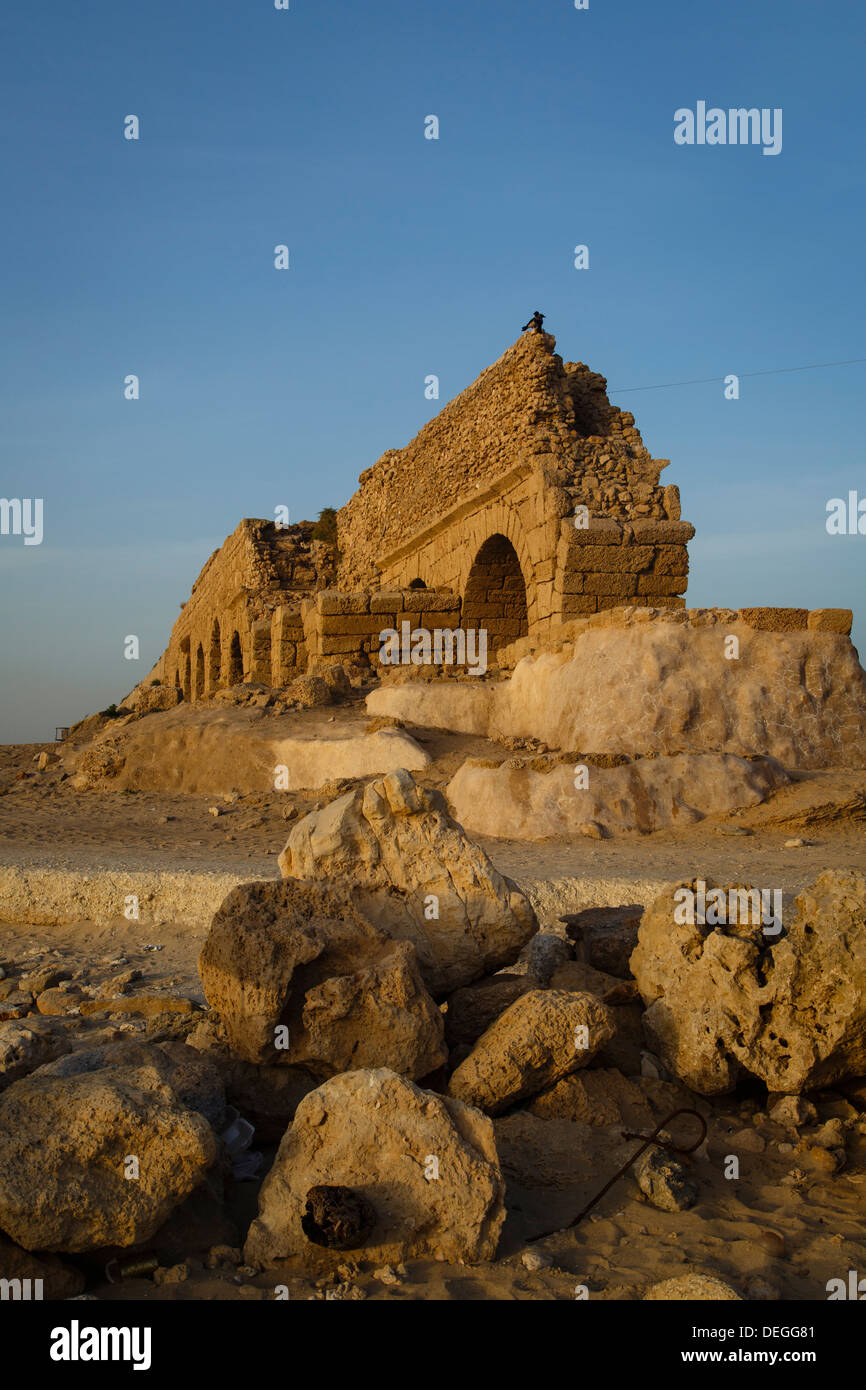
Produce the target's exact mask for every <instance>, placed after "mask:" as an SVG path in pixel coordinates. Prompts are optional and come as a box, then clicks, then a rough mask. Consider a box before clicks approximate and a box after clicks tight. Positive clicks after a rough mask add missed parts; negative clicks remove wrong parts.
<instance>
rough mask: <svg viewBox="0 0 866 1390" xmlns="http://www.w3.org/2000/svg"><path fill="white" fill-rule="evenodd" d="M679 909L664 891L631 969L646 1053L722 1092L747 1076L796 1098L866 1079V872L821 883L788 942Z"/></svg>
mask: <svg viewBox="0 0 866 1390" xmlns="http://www.w3.org/2000/svg"><path fill="white" fill-rule="evenodd" d="M686 886H688V887H693V886H694V885H686ZM711 887H712V885H709V884H708V885H707V894H708V896H709V892H710V888H711ZM728 901H729V902H730V897H729V898H728ZM678 902H679V903H680V904H681V903H682V899H679V900H678ZM675 905H676V904H675V899H674V890H668V891H666V892H665V893H663V894H662V895H661V896H660V897H659V898H658V899H657V900H656V902H655V903H653V905H652V906H651V907H650V908H649V909H648V911H647V913H646V914H645V916H644V919H643V921H642V923H641V927H640V935H639V941H638V946H637V949H636V950H635V952H634V955H633V956H632V958H631V968H632V970H633V972H634V974H635V978H636V979H637V982H638V986H639V988H640V991H641V994H642V996H643V998H644V1001H645V1002H646V1004H647V1006H648V1007H647V1010H646V1013H645V1015H644V1028H645V1031H646V1034H647V1037H648V1040H649V1043H650V1046H651V1047H652V1048H653V1049H654V1050H655V1051H656V1052H657V1053H658V1054H659V1056H660V1057H661V1058H662V1061H663V1062H664V1063H665V1065H666V1066H668V1067H669V1068H670V1069H671V1070H672V1071H674V1072H675V1073H676V1075H678V1076H679V1077H681V1078H682V1080H684V1081H685V1082H686V1084H687V1085H688V1086H690V1087H691V1088H692V1089H693V1090H696V1091H699V1092H701V1093H702V1094H704V1095H713V1094H719V1093H722V1092H725V1091H729V1090H731V1089H732V1088H733V1086H734V1085H735V1084H736V1081H737V1078H738V1076H739V1075H740V1073H741V1071H742V1072H748V1073H751V1074H752V1075H753V1076H756V1077H758V1078H759V1079H760V1080H761V1081H763V1082H764V1083H765V1084H766V1086H767V1088H768V1090H770V1091H781V1092H784V1093H786V1094H789V1095H792V1094H799V1093H800V1092H801V1091H804V1090H810V1089H814V1088H816V1087H820V1086H826V1085H829V1084H831V1083H832V1082H835V1081H840V1080H844V1079H845V1078H846V1077H854V1076H857V1075H859V1074H861V1073H862V1072H863V1071H864V1070H866V875H864V874H862V873H860V872H859V871H856V870H831V871H828V872H827V873H823V874H821V875H820V877H819V878H818V879H817V880H816V881H815V883H813V884H812V885H811V886H810V887H809V888H807V889H805V890H804V891H803V893H801V894H800V896H799V897H798V898H797V899H796V900H795V902H794V914H793V918H792V919H791V920H790V921H787V920H786V922H785V926H784V934H783V935H780V934H778V933H775V932H774V933H773V934H770V935H767V934H765V932H764V929H763V927H762V925H760V923H758V924H756V925H748V924H746V923H739V924H737V923H735V924H733V925H731V924H728V925H716V926H710V925H708V924H706V923H704V924H702V923H700V922H695V923H694V924H689V923H688V922H678V921H676V920H675ZM679 915H683V913H682V911H680V913H679ZM787 915H788V916H790V914H787Z"/></svg>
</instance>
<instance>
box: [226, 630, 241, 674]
mask: <svg viewBox="0 0 866 1390" xmlns="http://www.w3.org/2000/svg"><path fill="white" fill-rule="evenodd" d="M243 678H244V658H243V653H242V652H241V639H240V637H239V636H238V634H237V633H236V632H233V633H232V640H231V642H230V643H229V669H228V684H229V685H240V684H241V681H242V680H243Z"/></svg>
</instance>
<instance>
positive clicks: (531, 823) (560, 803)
mask: <svg viewBox="0 0 866 1390" xmlns="http://www.w3.org/2000/svg"><path fill="white" fill-rule="evenodd" d="M579 762H580V758H579V757H576V758H575V759H574V760H573V761H572V760H570V761H569V762H568V763H563V762H559V763H550V764H549V765H547V766H545V765H544V764H543V763H542V765H541V766H540V767H535V766H533V765H531V764H530V763H526V764H524V765H518V766H516V767H512V766H511V764H510V763H505V764H500V766H498V767H490V766H489V764H488V763H487V762H486V761H485V760H484V759H478V758H467V760H466V762H465V763H464V764H463V766H462V767H461V768H460V769H459V770H458V771H457V772H456V773H455V775H454V776H453V777H452V779H451V781H450V782H449V783H448V787H447V789H446V795H447V797H448V800H449V802H450V804H451V806H452V807H453V808H454V814H455V816H456V817H457V819H458V820H459V821H460V822H461V824H462V825H465V826H466V828H467V830H468V831H469V832H470V833H471V834H476V835H493V836H498V837H500V838H502V839H512V840H546V839H567V840H571V839H573V838H574V837H575V835H586V836H589V837H590V838H592V839H596V840H602V839H607V838H608V837H609V836H610V835H634V834H636V833H637V834H651V833H652V832H653V831H654V830H663V829H666V828H668V827H671V826H681V825H691V824H693V823H695V822H697V821H699V820H702V819H703V818H704V817H705V816H708V815H721V814H724V813H725V812H729V811H733V810H738V809H740V808H742V807H746V806H756V805H758V804H759V803H760V802H762V801H765V800H766V798H767V796H768V795H769V794H770V793H771V792H773V791H775V790H776V788H777V787H780V786H784V785H786V784H787V783H788V782H790V780H791V778H790V776H789V775H788V773H787V772H786V771H785V769H784V768H783V767H782V765H781V763H779V762H777V761H776V760H775V759H773V758H740V757H735V756H734V755H733V754H730V753H726V754H723V753H677V754H674V755H673V756H669V757H665V756H661V757H658V758H636V759H635V760H634V761H633V762H632V761H628V762H625V763H624V764H623V765H622V766H619V767H592V769H591V776H590V778H589V782H588V784H587V786H586V787H585V788H583V789H581V790H576V789H575V782H574V767H575V763H579Z"/></svg>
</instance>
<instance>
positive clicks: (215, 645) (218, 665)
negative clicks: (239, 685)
mask: <svg viewBox="0 0 866 1390" xmlns="http://www.w3.org/2000/svg"><path fill="white" fill-rule="evenodd" d="M221 684H222V645H221V642H220V625H219V619H218V618H214V620H213V627H212V628H211V632H210V648H209V650H208V663H207V689H208V694H209V695H213V693H214V691H215V690H219V688H220V685H221Z"/></svg>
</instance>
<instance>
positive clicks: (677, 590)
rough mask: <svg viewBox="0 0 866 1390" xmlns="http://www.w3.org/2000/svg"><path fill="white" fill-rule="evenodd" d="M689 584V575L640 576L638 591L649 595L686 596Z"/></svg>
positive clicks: (638, 578)
mask: <svg viewBox="0 0 866 1390" xmlns="http://www.w3.org/2000/svg"><path fill="white" fill-rule="evenodd" d="M688 582H689V576H688V575H687V574H639V575H638V577H637V591H638V594H640V595H641V596H642V597H643V596H645V595H648V594H684V593H685V591H686V589H687V587H688Z"/></svg>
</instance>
